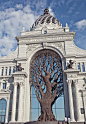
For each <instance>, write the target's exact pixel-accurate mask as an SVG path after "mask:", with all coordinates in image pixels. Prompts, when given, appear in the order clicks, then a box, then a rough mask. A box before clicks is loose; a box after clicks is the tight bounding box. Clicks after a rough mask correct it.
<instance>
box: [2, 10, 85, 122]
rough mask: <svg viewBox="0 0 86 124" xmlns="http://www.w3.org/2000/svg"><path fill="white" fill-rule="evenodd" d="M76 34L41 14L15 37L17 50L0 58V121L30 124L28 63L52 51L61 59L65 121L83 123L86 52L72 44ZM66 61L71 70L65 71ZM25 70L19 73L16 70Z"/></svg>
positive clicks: (46, 11) (48, 14)
mask: <svg viewBox="0 0 86 124" xmlns="http://www.w3.org/2000/svg"><path fill="white" fill-rule="evenodd" d="M74 38H75V32H74V31H72V32H70V31H69V27H68V25H67V23H66V27H62V24H60V22H59V21H58V20H57V19H56V18H55V17H53V16H52V15H50V13H49V11H48V9H45V10H44V14H43V15H41V16H40V17H39V18H38V19H37V20H36V21H35V22H34V24H33V25H32V27H31V28H30V31H25V29H24V28H23V31H21V36H16V40H17V44H18V47H17V49H16V51H14V52H13V53H12V54H10V55H8V56H4V57H1V58H0V121H1V122H5V123H8V122H9V123H13V122H16V123H17V122H29V121H31V120H30V119H31V110H30V108H31V98H30V94H31V82H30V61H31V59H32V57H33V55H34V54H35V53H36V52H38V51H39V52H40V50H44V49H47V50H52V51H55V52H56V53H57V54H59V56H60V57H61V61H62V70H63V84H64V108H65V117H67V118H68V117H70V120H71V122H85V121H86V51H85V50H82V49H80V48H78V47H77V46H76V45H75V44H74ZM69 60H72V61H73V66H72V68H67V66H68V64H70V63H69ZM20 63H21V65H20V67H22V68H24V69H23V70H22V71H18V70H17V69H18V68H17V67H18V65H19V64H20Z"/></svg>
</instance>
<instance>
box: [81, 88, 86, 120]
mask: <svg viewBox="0 0 86 124" xmlns="http://www.w3.org/2000/svg"><path fill="white" fill-rule="evenodd" d="M82 95H83V102H84V106H83V108H84V121H85V122H86V90H82Z"/></svg>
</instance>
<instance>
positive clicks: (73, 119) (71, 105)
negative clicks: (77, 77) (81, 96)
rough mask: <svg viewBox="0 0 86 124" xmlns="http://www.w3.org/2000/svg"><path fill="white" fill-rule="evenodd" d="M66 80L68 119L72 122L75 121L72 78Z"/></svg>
mask: <svg viewBox="0 0 86 124" xmlns="http://www.w3.org/2000/svg"><path fill="white" fill-rule="evenodd" d="M67 82H68V91H69V105H70V119H71V121H72V122H73V121H75V118H74V107H73V97H72V89H71V84H72V80H68V81H67Z"/></svg>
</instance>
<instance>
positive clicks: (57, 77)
mask: <svg viewBox="0 0 86 124" xmlns="http://www.w3.org/2000/svg"><path fill="white" fill-rule="evenodd" d="M30 69H31V82H32V84H33V85H34V90H35V93H36V97H37V99H38V101H39V103H40V106H41V115H40V116H39V118H38V121H56V119H55V117H54V115H53V112H52V105H53V104H54V103H55V100H56V99H57V98H58V97H59V96H61V95H62V94H63V81H62V63H61V58H60V56H59V55H58V54H57V53H55V52H54V51H52V50H46V49H44V50H41V51H39V52H37V53H36V54H35V55H34V56H33V57H32V61H31V68H30Z"/></svg>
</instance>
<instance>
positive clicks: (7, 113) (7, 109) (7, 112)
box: [5, 96, 10, 123]
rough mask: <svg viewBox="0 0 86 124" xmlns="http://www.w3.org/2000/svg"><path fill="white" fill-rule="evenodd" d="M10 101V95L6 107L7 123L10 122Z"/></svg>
mask: <svg viewBox="0 0 86 124" xmlns="http://www.w3.org/2000/svg"><path fill="white" fill-rule="evenodd" d="M9 102H10V96H9V98H8V99H7V107H6V118H5V123H8V115H9Z"/></svg>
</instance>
